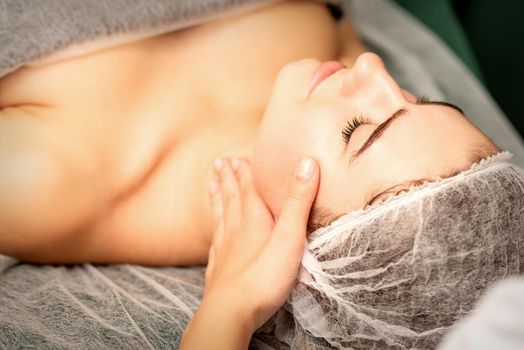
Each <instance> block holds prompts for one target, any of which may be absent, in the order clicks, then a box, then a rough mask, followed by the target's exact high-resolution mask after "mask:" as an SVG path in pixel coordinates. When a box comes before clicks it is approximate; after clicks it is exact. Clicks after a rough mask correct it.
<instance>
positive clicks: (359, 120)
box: [342, 115, 369, 143]
mask: <svg viewBox="0 0 524 350" xmlns="http://www.w3.org/2000/svg"><path fill="white" fill-rule="evenodd" d="M364 124H369V119H368V118H366V117H364V116H361V115H359V116H356V117H353V119H351V120H348V121H347V124H346V126H345V127H344V129H343V130H342V138H343V139H344V142H345V143H349V139H350V138H351V135H353V133H354V132H355V130H356V129H357V128H358V127H359V126H361V125H364Z"/></svg>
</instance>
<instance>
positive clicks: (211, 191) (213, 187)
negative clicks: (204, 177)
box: [209, 180, 218, 195]
mask: <svg viewBox="0 0 524 350" xmlns="http://www.w3.org/2000/svg"><path fill="white" fill-rule="evenodd" d="M217 192H218V182H217V180H211V182H210V183H209V194H210V195H214V194H215V193H217Z"/></svg>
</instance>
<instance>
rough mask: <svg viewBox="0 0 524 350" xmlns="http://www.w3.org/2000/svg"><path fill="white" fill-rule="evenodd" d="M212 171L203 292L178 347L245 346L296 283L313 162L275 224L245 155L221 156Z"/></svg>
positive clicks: (314, 183) (306, 163)
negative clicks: (212, 226) (209, 238)
mask: <svg viewBox="0 0 524 350" xmlns="http://www.w3.org/2000/svg"><path fill="white" fill-rule="evenodd" d="M216 171H217V180H214V181H213V182H212V183H211V184H210V191H209V192H210V196H211V202H212V207H213V216H214V222H215V229H214V234H213V244H212V245H211V248H210V250H209V264H208V266H207V270H206V287H205V293H204V298H203V300H202V303H201V305H200V308H199V309H198V311H197V313H196V314H195V316H194V317H193V319H192V320H191V322H190V323H189V325H188V327H187V329H186V331H185V333H184V336H183V338H182V342H181V346H180V348H181V349H187V350H189V349H246V348H247V347H248V344H249V341H250V339H251V336H252V334H253V332H254V331H255V330H256V329H257V328H259V327H260V326H262V325H263V324H264V322H266V321H267V320H268V319H269V318H270V317H271V315H273V314H274V313H275V312H276V311H277V310H278V309H279V308H280V307H281V306H282V304H283V303H284V302H285V300H286V298H287V296H288V295H289V293H290V291H291V289H292V288H293V286H294V285H295V281H296V275H297V273H298V269H299V266H300V261H301V259H302V255H303V251H304V245H305V242H306V226H307V220H308V216H309V211H310V208H311V205H312V203H313V201H314V199H315V196H316V193H317V190H318V184H319V180H320V173H319V169H318V165H317V164H316V162H315V161H314V160H312V159H308V158H304V159H302V160H301V161H300V163H299V165H298V167H297V169H296V171H295V174H294V176H293V179H292V181H291V183H290V187H289V188H288V195H287V198H286V201H285V203H284V205H283V208H282V212H281V214H280V216H279V217H278V219H277V220H276V221H275V220H274V219H273V216H272V214H271V212H270V211H269V209H268V207H267V206H266V204H265V203H264V201H263V200H262V199H261V198H260V196H259V194H258V193H257V191H256V189H255V186H254V183H253V178H252V170H251V166H250V164H249V162H248V161H247V160H243V159H233V160H231V161H229V160H226V159H220V160H218V161H217V162H216Z"/></svg>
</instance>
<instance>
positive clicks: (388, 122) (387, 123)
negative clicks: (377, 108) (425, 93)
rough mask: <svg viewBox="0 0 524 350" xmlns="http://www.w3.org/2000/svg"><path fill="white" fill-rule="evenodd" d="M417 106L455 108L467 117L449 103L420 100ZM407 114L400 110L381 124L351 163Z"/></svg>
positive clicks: (353, 156)
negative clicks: (395, 121)
mask: <svg viewBox="0 0 524 350" xmlns="http://www.w3.org/2000/svg"><path fill="white" fill-rule="evenodd" d="M417 104H418V105H439V106H445V107H450V108H453V109H454V110H456V111H457V112H459V113H460V114H462V115H463V116H466V115H465V114H464V111H462V109H461V108H460V107H458V106H456V105H454V104H452V103H449V102H444V101H430V100H426V99H422V100H418V101H417ZM407 113H408V110H407V109H406V108H400V109H398V110H397V111H396V112H393V114H392V115H391V116H390V117H389V118H388V119H386V121H385V122H383V123H381V124H379V126H378V127H377V128H376V129H375V130H373V132H372V133H371V135H369V137H368V139H367V140H366V142H364V144H363V145H362V147H360V149H359V150H358V151H357V152H355V153H354V154H353V155H352V156H351V158H350V162H351V161H353V160H354V159H355V158H357V157H358V156H359V155H361V154H362V153H364V151H365V150H367V149H368V148H369V147H371V145H373V143H375V141H377V140H378V139H379V138H380V137H381V136H382V135H383V134H384V132H385V131H386V129H387V127H388V126H390V125H391V123H392V122H393V121H394V120H395V119H397V118H398V117H400V116H403V115H405V114H407Z"/></svg>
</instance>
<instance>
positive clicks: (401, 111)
mask: <svg viewBox="0 0 524 350" xmlns="http://www.w3.org/2000/svg"><path fill="white" fill-rule="evenodd" d="M406 113H408V110H407V109H405V108H400V109H399V110H397V111H396V112H394V113H393V114H392V115H391V116H390V117H389V118H388V119H386V121H385V122H383V123H381V124H379V126H377V128H376V129H375V130H373V132H372V133H371V135H369V137H368V139H367V140H366V142H364V144H363V145H362V147H360V149H359V150H358V151H357V152H355V153H354V154H353V155H352V156H351V158H350V160H349V161H350V162H351V161H353V160H354V159H355V158H357V157H358V156H359V155H361V154H362V153H363V152H364V151H365V150H367V149H368V148H369V147H371V145H372V144H373V143H374V142H375V141H377V140H378V139H379V138H380V137H381V136H382V135H383V134H384V132H385V131H386V129H387V128H388V126H390V125H391V123H393V121H394V120H395V119H397V118H398V117H400V116H402V115H404V114H406Z"/></svg>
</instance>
